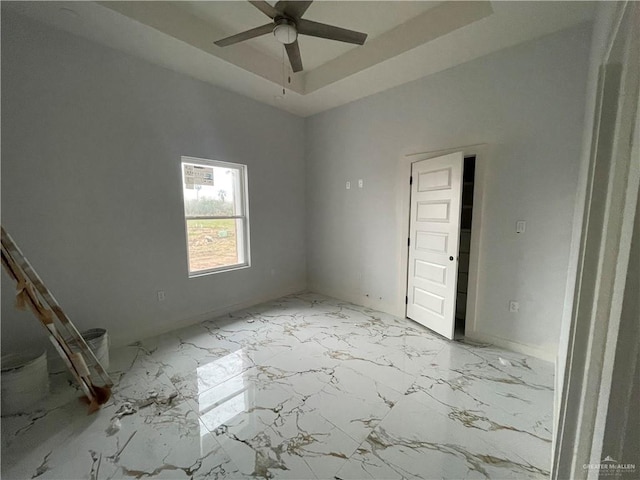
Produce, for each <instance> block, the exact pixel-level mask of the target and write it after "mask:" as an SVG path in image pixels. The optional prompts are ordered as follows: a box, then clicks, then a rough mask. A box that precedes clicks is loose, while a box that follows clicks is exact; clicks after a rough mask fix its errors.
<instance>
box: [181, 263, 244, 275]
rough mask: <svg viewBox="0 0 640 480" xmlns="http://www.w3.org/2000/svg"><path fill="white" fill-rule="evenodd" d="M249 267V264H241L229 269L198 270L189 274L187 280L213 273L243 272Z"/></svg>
mask: <svg viewBox="0 0 640 480" xmlns="http://www.w3.org/2000/svg"><path fill="white" fill-rule="evenodd" d="M249 267H251V265H250V264H248V263H242V264H238V265H231V266H229V267H218V268H212V269H210V270H200V271H198V272H194V273H190V274H189V278H190V279H191V278H198V277H205V276H207V275H212V274H215V273H224V272H233V271H234V270H244V269H245V268H249Z"/></svg>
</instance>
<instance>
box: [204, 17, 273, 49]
mask: <svg viewBox="0 0 640 480" xmlns="http://www.w3.org/2000/svg"><path fill="white" fill-rule="evenodd" d="M271 32H273V23H267V24H266V25H262V26H261V27H256V28H252V29H251V30H247V31H246V32H241V33H237V34H235V35H231V36H230V37H227V38H223V39H222V40H218V41H217V42H213V43H215V44H216V45H217V46H219V47H226V46H227V45H233V44H234V43H240V42H244V41H245V40H249V39H250V38H255V37H259V36H260V35H266V34H267V33H271Z"/></svg>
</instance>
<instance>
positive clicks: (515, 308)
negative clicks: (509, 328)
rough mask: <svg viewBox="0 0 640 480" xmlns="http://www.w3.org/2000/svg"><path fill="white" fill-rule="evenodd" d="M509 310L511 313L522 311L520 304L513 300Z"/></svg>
mask: <svg viewBox="0 0 640 480" xmlns="http://www.w3.org/2000/svg"><path fill="white" fill-rule="evenodd" d="M509 311H510V312H511V313H518V312H519V311H520V304H519V303H518V302H514V301H513V300H512V301H510V302H509Z"/></svg>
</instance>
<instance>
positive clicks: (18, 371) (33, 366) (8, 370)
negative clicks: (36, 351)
mask: <svg viewBox="0 0 640 480" xmlns="http://www.w3.org/2000/svg"><path fill="white" fill-rule="evenodd" d="M1 362H2V367H1V370H0V372H1V375H2V388H1V390H0V394H1V397H0V398H1V399H2V416H5V415H13V414H16V413H23V412H27V411H28V410H29V408H30V407H32V406H33V405H35V404H36V403H38V402H39V401H40V400H42V399H43V398H44V397H45V396H47V394H48V393H49V376H48V373H47V355H46V352H43V353H42V354H41V355H39V356H37V357H33V356H29V355H21V354H8V355H3V356H2V359H1Z"/></svg>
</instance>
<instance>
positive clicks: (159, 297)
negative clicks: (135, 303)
mask: <svg viewBox="0 0 640 480" xmlns="http://www.w3.org/2000/svg"><path fill="white" fill-rule="evenodd" d="M164 299H165V296H164V290H158V301H159V302H164Z"/></svg>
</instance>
